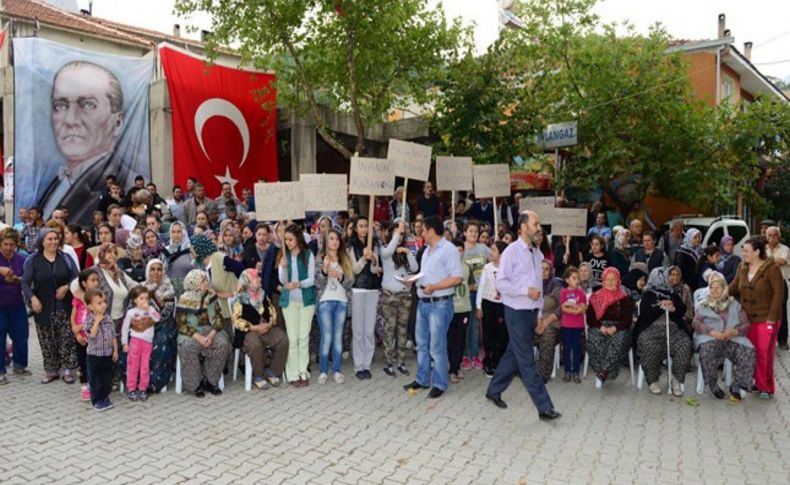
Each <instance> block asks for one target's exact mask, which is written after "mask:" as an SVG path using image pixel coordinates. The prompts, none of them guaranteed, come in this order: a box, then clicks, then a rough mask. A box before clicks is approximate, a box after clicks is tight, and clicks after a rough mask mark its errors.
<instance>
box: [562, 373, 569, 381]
mask: <svg viewBox="0 0 790 485" xmlns="http://www.w3.org/2000/svg"><path fill="white" fill-rule="evenodd" d="M570 381H571V373H570V372H566V373H565V375H564V376H562V382H570Z"/></svg>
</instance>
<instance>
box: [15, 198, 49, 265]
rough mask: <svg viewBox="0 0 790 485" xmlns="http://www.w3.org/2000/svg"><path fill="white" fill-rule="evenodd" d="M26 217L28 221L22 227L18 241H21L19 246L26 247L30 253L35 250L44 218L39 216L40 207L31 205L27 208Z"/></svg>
mask: <svg viewBox="0 0 790 485" xmlns="http://www.w3.org/2000/svg"><path fill="white" fill-rule="evenodd" d="M27 219H28V221H29V222H28V223H27V224H25V228H24V229H22V233H21V234H20V235H19V241H20V243H21V247H23V248H24V249H26V250H27V252H28V253H31V254H32V253H33V252H34V251H35V250H36V244H37V243H38V237H39V234H40V233H41V229H42V228H43V227H44V219H42V217H41V209H39V208H38V207H31V208H30V209H28V210H27Z"/></svg>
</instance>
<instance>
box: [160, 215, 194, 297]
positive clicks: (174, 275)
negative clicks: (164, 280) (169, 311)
mask: <svg viewBox="0 0 790 485" xmlns="http://www.w3.org/2000/svg"><path fill="white" fill-rule="evenodd" d="M191 248H192V244H191V243H190V242H189V237H188V236H187V226H186V225H185V224H184V223H183V222H181V221H175V222H173V223H172V224H171V225H170V242H169V243H168V244H167V246H166V247H165V250H164V252H163V253H162V256H163V257H164V261H165V262H166V263H167V264H166V266H167V276H168V278H170V282H171V283H172V284H173V288H174V289H175V291H176V296H178V295H180V294H181V292H182V289H183V284H184V277H185V276H186V275H187V273H189V272H190V271H191V270H192V252H191V251H190V249H191Z"/></svg>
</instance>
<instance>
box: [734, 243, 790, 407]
mask: <svg viewBox="0 0 790 485" xmlns="http://www.w3.org/2000/svg"><path fill="white" fill-rule="evenodd" d="M765 246H766V240H765V238H764V237H762V236H756V237H752V238H750V239H749V240H747V241H746V242H745V243H744V244H743V253H742V256H743V264H741V266H740V267H739V268H738V273H737V274H736V275H735V279H734V280H733V281H732V283H730V286H729V290H730V294H731V295H732V296H734V297H735V298H737V299H738V301H739V302H740V304H741V305H742V306H743V309H744V311H745V312H746V316H747V317H749V322H750V323H751V327H750V328H749V334H748V337H749V340H751V342H752V344H753V345H754V348H755V349H756V351H757V364H756V367H755V370H754V387H755V388H756V389H757V392H758V397H759V398H761V399H770V398H771V397H772V396H773V395H774V392H775V384H774V359H775V357H776V339H777V336H778V335H779V325H780V324H781V323H783V322H780V321H779V320H780V318H781V316H782V302H783V298H784V281H783V280H782V272H781V271H780V270H779V267H778V266H777V265H776V263H774V262H773V260H772V259H768V258H767V254H766V252H765Z"/></svg>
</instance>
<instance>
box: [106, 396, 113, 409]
mask: <svg viewBox="0 0 790 485" xmlns="http://www.w3.org/2000/svg"><path fill="white" fill-rule="evenodd" d="M104 406H105V408H106V409H112V408H114V407H115V405H114V404H113V403H112V401H110V398H109V397H108V398H106V399H105V400H104Z"/></svg>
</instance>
